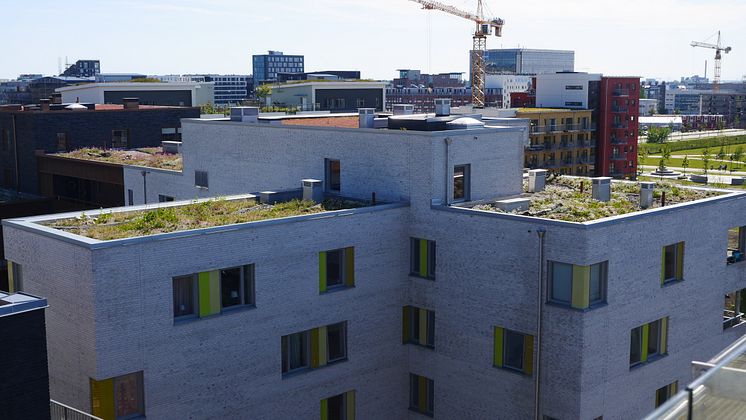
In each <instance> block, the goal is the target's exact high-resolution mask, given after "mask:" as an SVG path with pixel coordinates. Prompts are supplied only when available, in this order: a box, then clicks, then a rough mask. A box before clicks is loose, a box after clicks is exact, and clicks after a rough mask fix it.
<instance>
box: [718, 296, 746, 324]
mask: <svg viewBox="0 0 746 420" xmlns="http://www.w3.org/2000/svg"><path fill="white" fill-rule="evenodd" d="M744 292H746V289H742V290H737V291H735V292H732V293H728V294H727V295H725V299H724V305H723V329H724V330H725V329H728V328H733V327H735V326H737V325H741V324H742V323H743V322H744V320H745V319H744V314H743V310H744V309H746V306H744V302H743V299H744Z"/></svg>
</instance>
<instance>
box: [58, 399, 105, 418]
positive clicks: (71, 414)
mask: <svg viewBox="0 0 746 420" xmlns="http://www.w3.org/2000/svg"><path fill="white" fill-rule="evenodd" d="M49 409H50V411H51V413H52V417H51V419H52V420H103V419H102V418H100V417H96V416H92V415H90V414H88V413H85V412H83V411H80V410H76V409H74V408H72V407H70V406H67V405H65V404H62V403H59V402H57V401H55V400H49Z"/></svg>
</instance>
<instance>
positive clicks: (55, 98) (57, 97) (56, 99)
mask: <svg viewBox="0 0 746 420" xmlns="http://www.w3.org/2000/svg"><path fill="white" fill-rule="evenodd" d="M49 99H51V100H52V103H53V104H55V105H59V104H61V103H62V94H61V93H59V92H55V93H53V94H51V95H49Z"/></svg>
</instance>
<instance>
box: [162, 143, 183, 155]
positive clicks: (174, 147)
mask: <svg viewBox="0 0 746 420" xmlns="http://www.w3.org/2000/svg"><path fill="white" fill-rule="evenodd" d="M161 147H162V148H163V153H170V154H174V155H175V154H180V153H181V142H180V141H162V142H161Z"/></svg>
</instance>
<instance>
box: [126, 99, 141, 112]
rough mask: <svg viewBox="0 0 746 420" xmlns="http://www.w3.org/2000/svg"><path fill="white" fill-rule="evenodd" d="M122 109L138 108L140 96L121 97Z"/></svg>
mask: <svg viewBox="0 0 746 420" xmlns="http://www.w3.org/2000/svg"><path fill="white" fill-rule="evenodd" d="M122 103H124V109H140V98H122Z"/></svg>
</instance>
